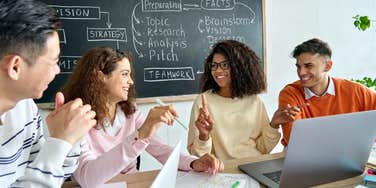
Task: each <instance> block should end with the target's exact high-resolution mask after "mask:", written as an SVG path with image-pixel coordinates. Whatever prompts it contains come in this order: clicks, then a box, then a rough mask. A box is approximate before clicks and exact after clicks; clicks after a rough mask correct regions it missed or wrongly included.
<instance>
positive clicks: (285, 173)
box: [239, 110, 376, 188]
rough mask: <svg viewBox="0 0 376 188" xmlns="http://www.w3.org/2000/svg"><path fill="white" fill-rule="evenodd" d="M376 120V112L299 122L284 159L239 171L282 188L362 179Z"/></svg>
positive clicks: (374, 135) (294, 127)
mask: <svg viewBox="0 0 376 188" xmlns="http://www.w3.org/2000/svg"><path fill="white" fill-rule="evenodd" d="M375 120H376V110H374V111H365V112H356V113H348V114H341V115H333V116H325V117H318V118H310V119H303V120H296V121H295V122H294V126H293V127H292V132H291V136H290V142H289V145H288V149H287V154H286V157H285V158H284V159H276V160H270V161H263V162H258V163H250V164H245V165H240V166H239V168H240V170H242V171H244V172H245V173H247V174H248V175H250V176H252V177H253V178H255V179H257V180H258V181H260V182H261V183H263V184H265V185H267V186H269V187H281V188H284V187H289V188H293V187H309V186H312V185H319V184H324V183H328V182H333V181H336V180H340V179H346V178H350V177H354V176H357V175H360V174H361V173H362V172H363V168H364V165H365V163H366V162H367V159H368V157H369V153H370V151H371V147H372V144H373V143H374V140H375V138H376V123H375ZM279 176H280V178H279Z"/></svg>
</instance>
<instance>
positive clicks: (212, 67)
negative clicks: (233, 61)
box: [209, 60, 230, 71]
mask: <svg viewBox="0 0 376 188" xmlns="http://www.w3.org/2000/svg"><path fill="white" fill-rule="evenodd" d="M218 67H221V69H222V70H228V69H229V68H230V62H229V61H228V60H225V61H222V62H219V63H216V62H211V63H210V64H209V68H210V70H212V71H216V70H217V69H218Z"/></svg>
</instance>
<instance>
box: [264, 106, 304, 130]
mask: <svg viewBox="0 0 376 188" xmlns="http://www.w3.org/2000/svg"><path fill="white" fill-rule="evenodd" d="M306 106H309V103H303V104H302V105H297V106H291V105H290V104H287V106H286V107H281V108H278V109H277V111H275V112H274V115H273V118H272V121H271V122H270V126H272V127H273V128H276V129H277V128H278V127H279V125H280V124H283V123H287V122H290V121H294V120H295V116H296V115H297V114H298V113H300V110H301V109H302V108H304V107H306Z"/></svg>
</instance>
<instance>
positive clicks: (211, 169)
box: [191, 153, 224, 174]
mask: <svg viewBox="0 0 376 188" xmlns="http://www.w3.org/2000/svg"><path fill="white" fill-rule="evenodd" d="M191 166H192V168H193V170H194V171H198V172H203V171H207V172H208V173H210V174H216V173H217V172H223V169H224V165H223V162H222V161H221V160H219V159H217V158H216V157H215V156H214V155H212V154H209V153H207V154H205V155H203V156H202V157H200V158H199V159H196V160H194V161H193V162H192V165H191Z"/></svg>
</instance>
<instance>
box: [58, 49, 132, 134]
mask: <svg viewBox="0 0 376 188" xmlns="http://www.w3.org/2000/svg"><path fill="white" fill-rule="evenodd" d="M124 58H127V59H128V60H129V63H130V65H131V77H132V79H133V80H134V69H133V66H132V57H131V55H130V54H128V53H126V52H123V51H120V50H114V49H112V48H110V47H97V48H92V49H90V50H89V51H87V52H86V53H85V54H84V55H83V56H82V57H81V58H80V60H79V61H78V63H77V64H76V66H75V68H74V70H73V73H72V75H71V76H70V77H69V79H68V82H67V83H66V84H65V85H64V88H63V89H62V92H63V94H64V96H65V100H66V101H67V102H68V101H71V100H74V99H76V98H81V99H82V101H83V102H84V104H90V105H91V108H92V109H93V110H94V111H95V112H96V117H95V119H96V120H97V121H98V122H102V121H103V120H104V118H105V117H108V115H109V109H108V108H107V105H106V104H107V103H108V100H109V99H108V90H106V87H105V83H104V81H103V79H102V78H101V77H100V74H99V72H102V73H103V74H105V75H110V74H111V73H112V72H113V71H114V70H115V69H116V68H117V66H118V62H119V61H121V60H123V59H124ZM134 101H135V86H134V84H133V85H131V86H130V88H129V91H128V100H127V101H122V102H120V103H119V106H120V107H121V109H122V110H123V112H124V113H125V115H126V116H127V117H129V116H130V115H132V114H133V113H134V112H135V111H136V106H135V103H134ZM98 128H100V127H98Z"/></svg>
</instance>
